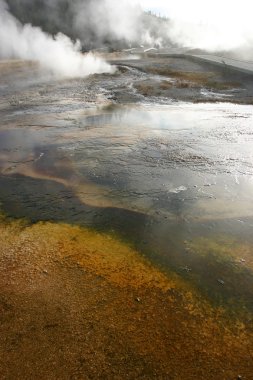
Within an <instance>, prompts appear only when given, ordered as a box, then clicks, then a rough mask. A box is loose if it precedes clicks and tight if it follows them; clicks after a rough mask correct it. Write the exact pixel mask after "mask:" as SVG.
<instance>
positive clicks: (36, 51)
mask: <svg viewBox="0 0 253 380" xmlns="http://www.w3.org/2000/svg"><path fill="white" fill-rule="evenodd" d="M80 48H81V46H80V42H78V41H77V42H76V43H73V42H72V41H71V39H70V38H69V37H67V36H66V35H64V34H62V33H58V34H57V35H56V36H55V37H53V36H52V35H50V34H48V33H45V32H44V31H42V29H41V28H39V27H34V26H32V25H31V24H25V25H23V24H21V23H20V22H19V21H18V20H17V19H16V18H15V17H14V16H13V15H12V14H11V13H10V12H9V9H8V6H7V4H6V2H5V1H3V0H0V57H1V58H21V59H25V60H36V61H38V62H39V63H40V65H41V67H42V68H44V69H46V70H48V71H50V72H51V73H53V74H55V75H57V76H64V77H77V76H87V75H89V74H94V73H102V72H110V73H111V72H112V71H113V69H112V67H111V66H110V65H109V64H107V63H106V62H105V61H103V60H101V59H99V58H96V57H95V56H94V55H92V54H91V53H90V54H87V55H82V54H81V53H80Z"/></svg>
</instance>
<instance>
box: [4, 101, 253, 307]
mask: <svg viewBox="0 0 253 380" xmlns="http://www.w3.org/2000/svg"><path fill="white" fill-rule="evenodd" d="M252 111H253V107H252V106H242V105H234V104H188V103H175V104H170V105H163V106H161V105H156V104H143V105H138V106H137V105H133V106H113V107H102V106H101V107H100V108H96V107H93V108H89V109H86V110H83V109H82V108H81V106H80V107H77V106H76V105H75V106H74V107H72V108H71V107H69V108H68V107H67V108H63V109H61V112H60V111H59V109H56V110H55V109H54V108H53V107H49V106H48V107H47V108H45V107H44V106H43V107H41V108H40V107H38V106H33V107H32V108H30V109H27V108H26V109H25V110H21V111H14V112H13V111H5V113H4V114H3V117H2V121H1V124H0V201H1V207H2V209H3V211H4V212H5V213H7V214H8V215H10V216H12V217H26V218H28V219H30V220H32V221H41V220H54V221H64V222H68V223H74V224H80V225H85V226H89V227H91V228H95V229H99V230H101V231H106V232H110V233H113V234H116V235H118V236H120V237H121V238H122V239H124V240H125V241H127V242H129V243H130V244H133V245H134V246H135V247H137V248H138V250H139V251H140V252H141V253H142V254H144V255H146V256H147V257H148V258H149V259H150V260H151V261H152V262H153V263H154V264H155V265H158V266H161V267H162V268H163V269H164V270H165V271H166V270H167V269H169V270H170V271H171V270H172V271H174V272H176V273H177V274H179V275H180V276H182V277H184V278H185V279H186V280H187V281H189V282H191V283H192V285H194V286H195V287H196V288H198V289H199V290H200V291H201V292H202V293H203V294H205V295H206V297H208V298H209V299H211V300H212V301H213V302H214V303H215V304H222V305H229V307H232V308H233V309H234V310H239V309H240V310H241V309H247V310H250V311H252V310H253V304H252V299H253V234H252V229H253V202H252V193H253V149H252V148H253V132H252V126H253V114H252Z"/></svg>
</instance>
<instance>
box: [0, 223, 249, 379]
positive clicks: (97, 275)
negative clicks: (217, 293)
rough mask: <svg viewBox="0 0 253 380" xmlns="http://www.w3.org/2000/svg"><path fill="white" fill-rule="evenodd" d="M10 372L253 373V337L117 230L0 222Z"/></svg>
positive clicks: (3, 331)
mask: <svg viewBox="0 0 253 380" xmlns="http://www.w3.org/2000/svg"><path fill="white" fill-rule="evenodd" d="M0 271H1V276H0V285H1V286H0V289H1V291H0V310H1V314H0V319H1V325H0V336H1V338H0V340H1V344H0V353H1V355H0V358H1V359H0V373H1V378H3V379H20V378H22V379H91V378H94V379H136V378H139V379H153V378H159V379H170V378H171V379H189V380H190V379H196V378H198V379H203V380H204V379H217V378H220V379H224V380H225V379H236V378H238V376H242V378H245V379H250V378H251V375H252V370H253V367H252V359H253V350H252V347H253V345H252V343H253V335H252V332H251V331H250V327H249V326H246V325H244V324H243V323H242V322H240V321H235V320H233V321H230V320H229V319H228V317H227V315H226V314H224V313H223V311H222V310H221V309H214V308H212V307H211V306H210V305H209V304H208V303H207V302H206V301H205V300H204V299H203V298H201V297H200V296H198V294H197V293H196V292H195V291H194V290H193V289H191V288H190V287H189V286H188V285H186V284H185V283H184V282H183V281H182V280H180V279H179V278H178V277H176V276H175V275H170V274H169V275H168V276H165V275H164V274H163V273H161V272H160V271H158V270H157V269H155V268H154V267H152V266H151V265H150V264H149V263H148V262H147V261H146V260H145V259H144V258H142V257H141V256H140V255H139V254H138V253H137V252H136V251H134V250H133V249H131V248H129V247H127V246H126V245H124V244H123V243H121V242H120V241H118V240H117V239H115V238H113V237H112V236H109V235H105V234H98V233H97V232H94V231H90V230H87V229H83V228H80V227H73V226H70V225H66V224H53V223H38V224H35V225H32V226H29V225H28V224H27V223H25V222H22V221H21V222H20V221H17V222H12V221H6V220H5V219H4V217H2V218H1V222H0Z"/></svg>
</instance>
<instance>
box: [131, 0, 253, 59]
mask: <svg viewBox="0 0 253 380" xmlns="http://www.w3.org/2000/svg"><path fill="white" fill-rule="evenodd" d="M136 1H139V2H140V4H141V5H142V6H143V7H144V8H146V9H147V8H153V9H154V10H155V11H156V12H160V13H161V14H163V15H166V16H167V17H169V19H170V23H169V26H168V34H169V36H170V38H171V40H172V41H174V42H175V43H177V44H179V45H181V46H186V47H191V48H199V49H204V50H207V51H210V52H217V51H223V52H224V51H227V52H231V53H234V54H235V55H237V56H238V57H240V58H242V59H243V58H245V59H253V47H252V46H253V23H252V13H253V3H252V0H240V1H237V0H212V1H203V0H190V1H189V0H171V1H168V2H166V1H164V0H156V1H153V0H136ZM154 7H155V8H154Z"/></svg>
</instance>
